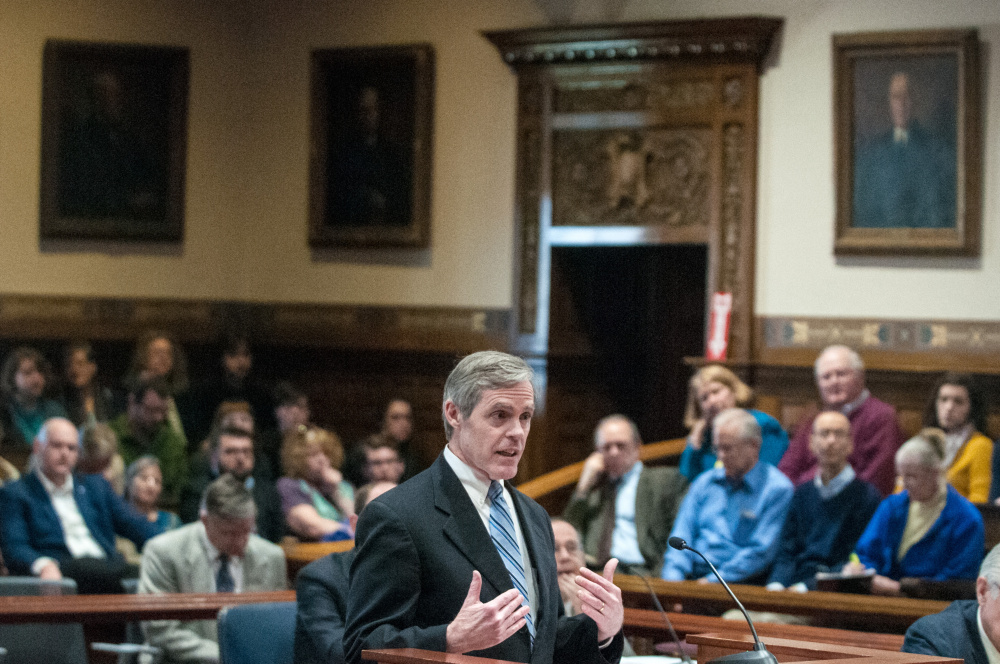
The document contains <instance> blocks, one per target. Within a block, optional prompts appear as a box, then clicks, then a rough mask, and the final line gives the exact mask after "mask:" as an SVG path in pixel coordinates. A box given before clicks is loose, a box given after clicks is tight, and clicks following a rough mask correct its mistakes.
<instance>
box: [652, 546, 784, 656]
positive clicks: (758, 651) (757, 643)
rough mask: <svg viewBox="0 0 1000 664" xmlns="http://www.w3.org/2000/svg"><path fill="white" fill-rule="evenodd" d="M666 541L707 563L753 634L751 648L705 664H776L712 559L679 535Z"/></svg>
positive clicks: (747, 614)
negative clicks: (689, 544) (741, 613)
mask: <svg viewBox="0 0 1000 664" xmlns="http://www.w3.org/2000/svg"><path fill="white" fill-rule="evenodd" d="M667 543H668V544H670V546H671V547H673V548H675V549H677V550H678V551H685V550H686V551H691V552H693V553H696V554H698V555H699V556H701V559H702V560H704V561H705V562H706V563H708V566H709V567H710V568H711V570H712V573H714V574H715V578H717V579H718V580H719V583H721V584H722V587H723V588H725V589H726V592H728V593H729V596H730V597H732V598H733V601H734V602H736V606H738V607H740V611H742V612H743V617H744V618H746V621H747V624H748V625H750V633H751V634H753V642H754V646H753V650H747V651H745V652H737V653H733V654H731V655H723V656H722V657H716V658H715V659H712V660H709V661H708V662H706V664H716V663H719V664H722V663H726V664H778V659H777V658H776V657H775V656H774V655H772V654H771V653H770V652H768V650H767V648H766V647H765V646H764V644H763V643H761V640H760V637H758V636H757V629H756V628H755V627H754V626H753V621H752V620H750V614H749V613H747V610H746V609H744V608H743V603H742V602H740V600H738V599H737V598H736V595H735V593H733V590H732V588H730V587H729V584H728V583H726V580H725V579H723V578H722V575H721V574H719V570H717V569H715V565H713V564H712V561H711V560H709V559H708V558H706V557H705V554H703V553H702V552H701V551H699V550H698V549H694V548H692V547H690V546H688V543H687V542H685V541H684V540H683V539H681V538H680V537H671V538H670V539H669V540H667Z"/></svg>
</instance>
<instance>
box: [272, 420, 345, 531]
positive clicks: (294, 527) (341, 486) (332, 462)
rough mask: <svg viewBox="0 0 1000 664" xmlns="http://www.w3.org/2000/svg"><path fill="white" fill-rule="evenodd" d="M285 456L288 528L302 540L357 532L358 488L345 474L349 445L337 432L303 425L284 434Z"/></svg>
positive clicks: (281, 487)
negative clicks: (353, 524) (354, 519)
mask: <svg viewBox="0 0 1000 664" xmlns="http://www.w3.org/2000/svg"><path fill="white" fill-rule="evenodd" d="M281 460H282V466H283V468H284V469H285V477H282V478H281V479H280V480H278V494H279V495H280V496H281V509H282V511H284V513H285V522H286V524H287V526H288V531H289V532H290V533H292V534H293V535H295V536H296V537H298V538H300V539H302V540H312V541H316V540H320V541H326V542H331V541H336V540H339V539H350V538H352V537H353V536H354V532H353V531H352V530H351V526H350V522H349V521H348V519H349V517H350V516H351V515H352V514H353V513H354V509H353V502H354V488H353V487H352V486H351V485H350V484H349V483H348V482H346V481H344V478H343V476H342V475H341V474H340V470H339V468H340V466H341V464H342V463H343V461H344V448H343V446H342V445H341V443H340V439H339V438H338V437H337V435H336V434H334V433H333V432H332V431H327V430H325V429H320V428H319V427H312V426H306V425H304V424H303V425H299V426H298V427H296V428H294V429H292V430H290V431H288V432H287V433H286V434H285V437H284V441H283V442H282V447H281Z"/></svg>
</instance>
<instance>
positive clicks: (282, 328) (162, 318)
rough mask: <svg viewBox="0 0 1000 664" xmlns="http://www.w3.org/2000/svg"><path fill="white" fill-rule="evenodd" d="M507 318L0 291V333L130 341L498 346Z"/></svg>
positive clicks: (427, 310) (451, 311) (441, 310)
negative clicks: (157, 331) (231, 338)
mask: <svg viewBox="0 0 1000 664" xmlns="http://www.w3.org/2000/svg"><path fill="white" fill-rule="evenodd" d="M509 317H510V313H509V311H508V310H505V309H485V308H484V309H473V308H461V307H374V306H356V305H326V304H292V303H281V304H257V303H247V302H231V301H207V300H180V299H178V300H172V299H154V298H88V297H76V296H46V295H0V338H7V339H12V338H22V339H68V338H77V337H79V338H87V339H95V340H107V341H115V340H132V339H135V338H136V336H138V334H139V333H140V332H141V331H143V330H145V329H147V328H165V329H168V330H171V331H172V332H174V333H175V334H176V335H177V336H178V338H180V339H181V340H183V341H188V342H208V341H214V340H215V339H217V338H219V336H220V335H221V334H222V333H223V332H225V331H227V330H229V329H234V328H235V329H239V330H240V331H242V332H245V333H247V334H248V335H249V336H250V337H251V338H252V339H253V340H254V341H255V342H260V343H264V344H274V345H304V346H316V347H325V348H338V349H358V350H377V351H421V352H434V353H442V352H443V353H467V352H472V351H475V350H482V349H484V348H497V349H503V348H505V347H506V346H507V339H508V327H509Z"/></svg>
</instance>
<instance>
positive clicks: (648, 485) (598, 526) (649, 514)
mask: <svg viewBox="0 0 1000 664" xmlns="http://www.w3.org/2000/svg"><path fill="white" fill-rule="evenodd" d="M685 493H687V478H685V477H684V476H683V475H681V473H680V471H679V470H677V468H672V467H667V466H662V467H648V466H643V468H642V473H640V475H639V484H638V486H637V487H636V490H635V530H636V534H637V536H638V540H639V552H640V553H642V557H643V559H644V560H645V565H644V566H645V568H646V570H647V571H648V572H649V573H650V574H652V575H653V576H656V577H659V576H660V568H661V567H662V566H663V552H664V551H666V550H667V540H668V539H669V538H670V529H671V528H673V526H674V519H675V518H676V517H677V509H678V508H679V507H680V505H681V501H682V500H683V499H684V494H685ZM603 497H604V491H603V484H602V485H599V486H597V487H594V489H593V490H592V491H591V492H590V493H588V494H587V495H586V496H584V497H582V498H578V497H576V496H575V495H574V496H573V497H572V498H571V499H570V502H569V505H567V506H566V512H565V513H564V514H563V517H564V518H565V519H566V520H567V521H568V522H569V523H571V524H573V527H574V528H576V529H577V530H578V531H579V532H580V538H581V540H582V541H583V552H584V553H585V554H586V555H587V559H588V560H587V562H588V564H590V562H591V561H592V560H593V559H594V558H595V557H596V556H597V549H598V547H600V544H601V541H600V540H601V533H602V532H603V531H604V501H603Z"/></svg>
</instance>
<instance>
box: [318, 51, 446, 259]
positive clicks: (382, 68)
mask: <svg viewBox="0 0 1000 664" xmlns="http://www.w3.org/2000/svg"><path fill="white" fill-rule="evenodd" d="M311 88H312V90H311V92H312V108H311V118H310V122H311V128H310V138H311V146H310V164H309V243H310V245H312V246H320V247H324V246H325V247H418V248H419V247H427V246H428V244H429V242H430V193H431V191H430V190H431V141H432V137H433V129H432V128H433V117H434V50H433V48H432V47H431V46H430V45H427V44H418V45H411V46H385V47H371V48H345V49H321V50H315V51H313V52H312V62H311Z"/></svg>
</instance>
